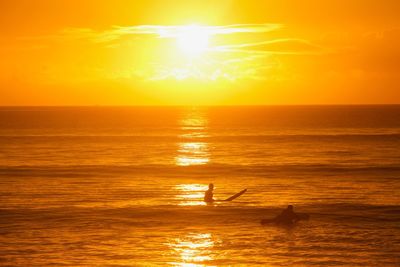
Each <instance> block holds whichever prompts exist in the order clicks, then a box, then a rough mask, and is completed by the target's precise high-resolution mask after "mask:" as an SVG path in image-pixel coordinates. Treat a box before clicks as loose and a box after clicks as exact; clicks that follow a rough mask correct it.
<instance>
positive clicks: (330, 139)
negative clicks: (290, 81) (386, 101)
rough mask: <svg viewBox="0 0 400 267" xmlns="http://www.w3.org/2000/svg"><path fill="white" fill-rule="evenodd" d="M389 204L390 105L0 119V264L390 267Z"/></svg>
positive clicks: (14, 113) (393, 224)
mask: <svg viewBox="0 0 400 267" xmlns="http://www.w3.org/2000/svg"><path fill="white" fill-rule="evenodd" d="M209 183H214V185H215V190H214V198H216V199H220V200H222V199H225V198H227V197H229V196H231V195H233V194H235V193H237V192H239V191H240V190H242V189H245V188H247V189H248V190H247V192H246V193H245V194H244V195H242V196H240V197H239V198H237V199H235V200H234V201H231V202H216V203H214V204H212V205H205V203H204V202H203V201H202V199H203V196H204V191H205V190H206V189H207V186H208V184H209ZM399 192H400V106H399V105H382V106H380V105H377V106H254V107H252V106H238V107H1V108H0V265H1V266H21V267H22V266H23V267H25V266H257V265H258V266H390V267H392V266H400V193H399ZM289 204H291V205H294V209H295V211H297V212H302V213H308V214H309V215H310V219H309V220H308V221H300V222H298V223H297V224H296V225H294V226H292V227H283V226H279V225H275V224H269V225H264V226H263V225H261V224H260V220H261V219H268V218H273V217H274V216H275V215H277V214H279V213H280V211H281V210H283V209H284V208H285V207H286V206H287V205H289Z"/></svg>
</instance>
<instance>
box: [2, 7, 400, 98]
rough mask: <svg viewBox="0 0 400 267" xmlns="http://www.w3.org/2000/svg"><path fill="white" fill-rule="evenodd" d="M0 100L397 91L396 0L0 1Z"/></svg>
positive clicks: (399, 29)
mask: <svg viewBox="0 0 400 267" xmlns="http://www.w3.org/2000/svg"><path fill="white" fill-rule="evenodd" d="M0 10H1V11H0V12H1V15H0V32H1V33H0V58H1V60H0V105H164V104H166V105H194V104H205V105H260V104H393V103H400V88H399V86H400V19H399V15H398V14H400V1H397V0H383V1H373V0H371V1H369V0H347V1H344V0H331V1H328V0H326V1H317V0H315V1H311V0H293V1H288V0H287V1H284V0H280V1H278V0H275V1H273V0H260V1H252V0H244V1H235V0H213V1H207V0H198V1H191V0H180V1H178V0H160V1H154V0H146V1H129V0H113V1H108V0H107V1H105V0H103V1H102V0H96V1H94V0H93V1H90V0H86V1H82V0H57V1H53V0H35V1H32V0H8V1H1V2H0Z"/></svg>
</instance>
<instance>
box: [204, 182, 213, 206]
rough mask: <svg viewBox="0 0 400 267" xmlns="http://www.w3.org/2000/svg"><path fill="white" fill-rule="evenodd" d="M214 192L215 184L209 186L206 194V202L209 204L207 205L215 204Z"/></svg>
mask: <svg viewBox="0 0 400 267" xmlns="http://www.w3.org/2000/svg"><path fill="white" fill-rule="evenodd" d="M213 190H214V184H209V185H208V190H207V191H206V192H205V194H204V202H207V203H212V202H214V194H213Z"/></svg>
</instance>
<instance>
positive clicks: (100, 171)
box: [0, 163, 400, 177]
mask: <svg viewBox="0 0 400 267" xmlns="http://www.w3.org/2000/svg"><path fill="white" fill-rule="evenodd" d="M204 171H207V175H229V176H230V177H235V176H240V177H241V176H243V175H247V176H266V177H270V176H271V175H272V174H277V173H286V174H288V173H290V174H296V173H297V174H299V175H300V174H304V173H316V174H327V175H335V174H338V175H339V174H346V173H377V172H379V173H385V174H396V175H398V174H400V166H399V165H375V166H370V165H366V166H365V165H362V166H359V165H356V166H351V165H339V164H336V165H334V164H329V165H328V164H297V165H296V164H287V165H238V164H218V163H211V164H205V165H196V166H177V165H167V164H165V165H162V164H150V165H59V166H57V165H42V166H37V165H35V166H30V165H20V166H1V167H0V176H24V177H29V176H45V177H49V176H54V177H76V176H85V177H88V176H95V177H101V176H110V177H112V176H118V175H121V174H132V175H149V174H152V175H156V176H158V177H162V176H165V177H170V176H180V175H195V176H196V175H204Z"/></svg>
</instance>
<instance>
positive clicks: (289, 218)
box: [261, 205, 310, 226]
mask: <svg viewBox="0 0 400 267" xmlns="http://www.w3.org/2000/svg"><path fill="white" fill-rule="evenodd" d="M309 218H310V216H309V215H308V214H306V213H295V212H294V211H293V205H288V206H287V208H286V209H284V210H283V211H282V212H281V214H279V215H278V216H276V217H275V218H273V219H264V220H261V224H268V223H276V224H280V225H288V226H291V225H294V224H295V223H296V222H298V221H300V220H308V219H309Z"/></svg>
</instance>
